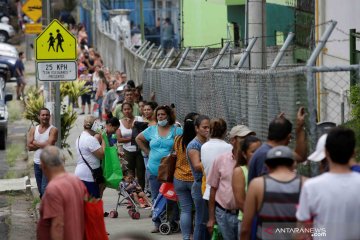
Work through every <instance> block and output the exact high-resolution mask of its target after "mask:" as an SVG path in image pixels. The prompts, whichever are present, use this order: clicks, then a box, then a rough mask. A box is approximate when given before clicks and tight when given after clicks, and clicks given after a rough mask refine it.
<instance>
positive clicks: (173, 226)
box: [152, 193, 180, 235]
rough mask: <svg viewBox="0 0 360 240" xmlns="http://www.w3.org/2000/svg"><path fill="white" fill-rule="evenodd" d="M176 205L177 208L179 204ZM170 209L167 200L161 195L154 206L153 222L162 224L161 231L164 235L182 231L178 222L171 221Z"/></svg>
mask: <svg viewBox="0 0 360 240" xmlns="http://www.w3.org/2000/svg"><path fill="white" fill-rule="evenodd" d="M174 205H175V207H176V208H177V204H174ZM168 207H169V206H168V201H167V199H166V198H165V197H164V195H162V194H161V193H159V194H158V196H157V198H156V200H155V202H154V205H153V215H152V220H153V221H154V222H155V221H157V222H160V226H159V231H160V233H161V234H163V235H169V234H170V233H176V232H179V231H180V224H179V223H178V222H177V221H170V218H169V216H168ZM172 213H174V208H173V209H172Z"/></svg>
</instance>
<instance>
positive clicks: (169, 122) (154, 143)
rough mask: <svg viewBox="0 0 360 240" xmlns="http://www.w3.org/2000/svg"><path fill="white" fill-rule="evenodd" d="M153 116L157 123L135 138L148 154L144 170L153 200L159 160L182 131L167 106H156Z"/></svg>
mask: <svg viewBox="0 0 360 240" xmlns="http://www.w3.org/2000/svg"><path fill="white" fill-rule="evenodd" d="M155 116H156V122H157V124H156V125H154V126H150V127H148V128H147V129H146V130H145V131H143V132H142V133H140V134H139V135H138V136H137V137H136V139H135V140H136V143H137V144H138V146H139V147H140V148H141V150H142V151H143V152H144V153H145V154H146V155H148V156H149V161H148V164H147V166H146V170H147V171H149V174H150V176H149V182H150V189H151V198H152V200H153V201H154V200H155V199H156V197H157V195H158V194H159V189H160V185H161V183H160V182H159V181H158V180H157V176H158V170H159V166H160V161H161V159H162V158H163V157H165V156H167V155H169V154H170V152H171V150H172V148H173V145H174V139H175V137H176V136H177V135H182V133H183V130H182V129H181V128H179V127H176V126H174V124H175V115H174V112H173V111H172V109H171V108H170V107H169V106H167V105H164V106H160V107H158V108H157V109H156V110H155ZM159 225H160V223H159V222H155V228H154V230H153V231H152V232H159Z"/></svg>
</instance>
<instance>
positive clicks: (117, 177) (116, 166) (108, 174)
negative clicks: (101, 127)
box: [102, 132, 123, 189]
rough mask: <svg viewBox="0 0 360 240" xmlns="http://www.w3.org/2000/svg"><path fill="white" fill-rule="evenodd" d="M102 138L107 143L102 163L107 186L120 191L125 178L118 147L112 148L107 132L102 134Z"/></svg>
mask: <svg viewBox="0 0 360 240" xmlns="http://www.w3.org/2000/svg"><path fill="white" fill-rule="evenodd" d="M102 136H103V139H104V141H105V151H104V159H103V161H102V168H103V176H104V178H105V185H106V186H107V187H109V188H113V189H118V188H119V184H120V181H121V180H122V178H123V172H122V169H121V165H120V159H119V154H118V149H117V147H116V146H112V147H110V144H109V140H108V138H107V136H106V133H105V132H103V133H102Z"/></svg>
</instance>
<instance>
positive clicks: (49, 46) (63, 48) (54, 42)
mask: <svg viewBox="0 0 360 240" xmlns="http://www.w3.org/2000/svg"><path fill="white" fill-rule="evenodd" d="M35 57H36V60H38V61H42V60H57V61H58V60H76V58H77V45H76V38H75V37H74V35H73V34H72V33H70V32H69V31H68V30H67V29H66V28H65V27H64V26H63V25H62V24H61V23H60V22H59V21H58V20H56V19H54V20H53V21H52V22H51V23H50V24H49V25H48V26H47V27H46V28H45V30H44V31H42V33H41V34H40V35H39V36H38V37H37V38H36V40H35Z"/></svg>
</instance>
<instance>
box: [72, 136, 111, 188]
mask: <svg viewBox="0 0 360 240" xmlns="http://www.w3.org/2000/svg"><path fill="white" fill-rule="evenodd" d="M79 144H80V136H79V140H78V149H79V152H80V155H81V157H82V159H83V160H84V162H85V164H86V165H87V166H88V168H89V169H90V171H91V174H92V176H93V178H94V182H95V183H97V184H102V183H104V182H105V179H104V176H103V171H102V168H101V167H99V168H96V169H93V168H92V167H91V166H90V164H89V163H88V162H87V161H86V160H85V158H84V156H83V155H82V153H81V150H80V145H79Z"/></svg>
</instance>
